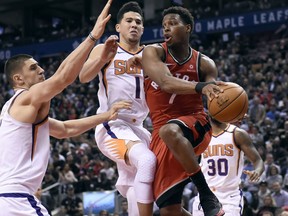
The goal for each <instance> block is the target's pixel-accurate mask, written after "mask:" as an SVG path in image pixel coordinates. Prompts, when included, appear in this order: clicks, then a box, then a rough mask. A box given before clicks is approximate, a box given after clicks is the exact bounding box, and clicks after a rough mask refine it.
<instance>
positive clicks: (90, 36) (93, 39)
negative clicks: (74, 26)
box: [89, 32, 97, 42]
mask: <svg viewBox="0 0 288 216" xmlns="http://www.w3.org/2000/svg"><path fill="white" fill-rule="evenodd" d="M89 38H90V39H91V40H92V41H94V42H96V41H97V39H96V38H95V37H93V35H92V33H91V32H90V33H89Z"/></svg>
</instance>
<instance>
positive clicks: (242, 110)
mask: <svg viewBox="0 0 288 216" xmlns="http://www.w3.org/2000/svg"><path fill="white" fill-rule="evenodd" d="M220 88H221V89H223V90H224V92H223V93H220V94H219V97H218V98H213V99H212V100H211V101H207V108H208V111H209V113H210V115H211V116H212V117H213V118H215V119H216V120H218V121H222V122H227V123H232V122H236V121H238V120H239V119H241V118H243V117H244V115H245V114H246V112H247V110H248V105H249V104H248V102H249V101H248V95H247V93H246V91H245V90H244V89H243V88H242V87H241V86H239V85H238V84H236V83H232V82H227V85H225V86H221V87H220ZM221 94H222V95H221ZM213 111H214V113H213Z"/></svg>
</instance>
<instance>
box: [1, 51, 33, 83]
mask: <svg viewBox="0 0 288 216" xmlns="http://www.w3.org/2000/svg"><path fill="white" fill-rule="evenodd" d="M30 58H33V57H32V56H31V55H27V54H18V55H15V56H12V57H11V58H10V59H8V60H7V61H6V62H5V66H4V72H5V74H6V76H7V79H8V82H9V83H10V85H11V86H13V85H14V83H13V75H14V74H15V72H16V71H17V70H19V69H20V68H21V67H22V66H23V64H24V61H26V60H27V59H30Z"/></svg>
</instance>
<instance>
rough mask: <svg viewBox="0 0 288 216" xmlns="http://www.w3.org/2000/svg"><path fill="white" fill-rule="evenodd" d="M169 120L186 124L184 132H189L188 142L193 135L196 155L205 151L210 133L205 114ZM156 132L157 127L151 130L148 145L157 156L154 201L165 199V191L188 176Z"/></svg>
mask: <svg viewBox="0 0 288 216" xmlns="http://www.w3.org/2000/svg"><path fill="white" fill-rule="evenodd" d="M171 121H172V122H173V123H174V122H175V123H177V124H178V122H179V123H180V124H181V125H185V126H186V128H185V131H186V134H187V131H188V133H191V136H190V139H189V138H188V139H189V140H190V142H191V137H193V143H192V145H193V147H194V152H195V154H196V155H200V154H201V153H202V152H204V151H205V149H206V148H207V146H208V145H209V142H210V140H211V135H212V130H211V126H210V124H209V121H208V119H207V118H206V115H203V114H197V115H195V114H194V115H193V116H192V115H191V116H181V117H179V118H177V119H173V120H171ZM196 125H198V126H197V127H196ZM199 126H200V127H199ZM204 126H205V127H204ZM199 128H200V129H199ZM204 128H205V129H204ZM158 132H159V129H158V130H154V131H153V133H152V141H151V145H150V148H151V150H152V151H153V152H154V154H155V155H156V157H157V168H156V173H155V178H154V183H153V192H154V198H155V200H156V202H157V200H158V199H159V198H161V200H163V198H164V200H165V199H166V196H167V194H166V196H165V192H167V191H168V190H169V189H171V188H174V187H176V188H177V185H178V186H179V185H180V184H181V183H182V184H183V182H184V181H185V180H187V178H188V177H189V175H188V174H187V173H186V172H185V170H184V169H183V167H182V165H181V164H180V163H179V162H178V161H177V159H176V158H175V157H174V156H173V154H172V152H170V151H169V149H168V148H167V146H166V145H165V143H164V142H163V140H162V139H161V138H160V137H159V133H158ZM184 134H185V133H184ZM185 137H187V136H185Z"/></svg>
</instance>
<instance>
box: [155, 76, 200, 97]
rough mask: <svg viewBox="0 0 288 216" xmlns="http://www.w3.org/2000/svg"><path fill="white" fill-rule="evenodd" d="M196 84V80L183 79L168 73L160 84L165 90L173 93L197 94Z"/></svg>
mask: <svg viewBox="0 0 288 216" xmlns="http://www.w3.org/2000/svg"><path fill="white" fill-rule="evenodd" d="M196 84H197V83H196V82H190V81H186V80H182V79H179V78H176V77H173V76H172V75H170V74H169V75H168V74H167V75H166V77H165V79H163V80H162V82H160V83H159V86H160V88H161V89H162V90H163V91H165V92H168V93H172V94H196V90H195V87H196Z"/></svg>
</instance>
